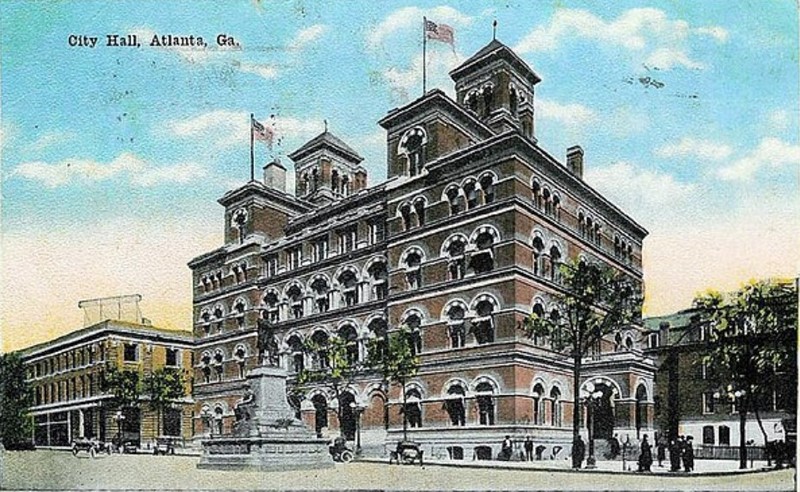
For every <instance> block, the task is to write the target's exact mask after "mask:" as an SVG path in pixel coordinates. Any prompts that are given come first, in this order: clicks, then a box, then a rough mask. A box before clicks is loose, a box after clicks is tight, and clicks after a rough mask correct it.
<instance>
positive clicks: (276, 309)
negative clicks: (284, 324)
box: [264, 291, 280, 323]
mask: <svg viewBox="0 0 800 492" xmlns="http://www.w3.org/2000/svg"><path fill="white" fill-rule="evenodd" d="M264 304H265V305H266V307H267V309H266V311H267V320H268V321H269V322H270V323H277V322H278V320H279V318H280V316H279V315H280V301H279V300H278V294H277V293H276V292H275V291H269V292H267V293H266V294H265V295H264Z"/></svg>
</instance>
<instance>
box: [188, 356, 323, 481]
mask: <svg viewBox="0 0 800 492" xmlns="http://www.w3.org/2000/svg"><path fill="white" fill-rule="evenodd" d="M247 380H248V383H249V384H250V390H251V391H252V393H253V396H252V401H251V403H248V404H245V405H242V406H241V407H240V408H239V410H238V411H237V413H238V414H239V416H240V417H241V419H240V420H239V421H238V422H237V424H236V425H235V430H234V434H233V435H231V436H221V437H212V438H210V439H205V440H203V441H202V445H203V456H202V458H201V459H200V463H198V465H197V467H198V468H206V469H217V470H220V469H222V470H226V469H227V470H263V471H282V470H297V469H314V468H328V467H332V466H333V459H332V458H331V456H330V454H329V453H328V442H327V441H326V440H324V439H319V438H317V437H316V435H315V434H314V432H313V431H311V430H310V429H308V428H307V427H306V426H305V424H303V422H301V421H300V420H298V419H296V418H295V416H294V410H293V409H292V407H291V406H290V405H289V402H288V401H287V400H286V371H284V370H283V369H281V368H279V367H264V366H262V367H258V368H256V369H254V370H253V371H251V372H250V373H249V374H248V375H247Z"/></svg>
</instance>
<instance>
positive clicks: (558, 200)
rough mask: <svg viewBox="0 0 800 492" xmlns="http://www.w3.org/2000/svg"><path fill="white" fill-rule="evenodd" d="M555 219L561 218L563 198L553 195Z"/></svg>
mask: <svg viewBox="0 0 800 492" xmlns="http://www.w3.org/2000/svg"><path fill="white" fill-rule="evenodd" d="M552 213H553V217H555V218H556V219H560V218H561V197H559V196H558V195H553V212H552Z"/></svg>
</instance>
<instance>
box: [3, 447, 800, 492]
mask: <svg viewBox="0 0 800 492" xmlns="http://www.w3.org/2000/svg"><path fill="white" fill-rule="evenodd" d="M3 457H4V467H5V469H4V473H2V474H0V476H2V477H3V479H4V483H3V484H2V488H4V489H26V490H29V489H51V490H53V489H55V490H70V489H97V488H102V489H131V488H136V489H228V490H231V489H238V490H244V489H346V488H357V489H412V490H421V489H428V490H442V489H462V490H463V489H472V490H476V489H480V490H501V489H502V490H508V489H516V490H519V489H527V490H631V489H638V490H693V489H699V490H731V491H744V490H794V470H780V471H777V472H767V473H753V474H740V475H733V476H730V475H728V476H721V477H712V476H695V477H674V476H663V475H648V476H645V475H611V474H598V473H589V472H581V473H573V472H568V471H545V470H531V469H528V470H525V469H519V470H518V469H513V470H504V469H479V468H466V467H463V468H462V467H443V466H435V465H430V466H425V467H424V468H420V467H418V466H391V467H390V466H388V465H385V464H381V463H351V464H349V465H341V464H337V466H336V467H335V468H333V469H329V470H321V471H308V472H303V471H295V472H276V473H258V472H220V471H207V470H197V469H196V468H195V464H196V463H197V461H198V459H199V458H197V457H192V456H186V457H184V456H152V455H113V456H103V457H98V458H96V459H90V458H89V457H88V456H87V455H83V454H81V455H79V456H78V457H73V456H72V455H71V454H69V453H67V452H63V451H34V452H16V453H9V452H7V453H5V454H4V455H3Z"/></svg>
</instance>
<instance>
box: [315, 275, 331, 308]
mask: <svg viewBox="0 0 800 492" xmlns="http://www.w3.org/2000/svg"><path fill="white" fill-rule="evenodd" d="M330 290H331V289H330V285H328V279H326V278H325V277H317V278H315V279H314V281H313V282H311V291H312V292H313V293H314V307H315V308H316V310H317V312H318V313H325V312H327V311H328V309H330V307H331V303H330V297H329V295H330Z"/></svg>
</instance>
